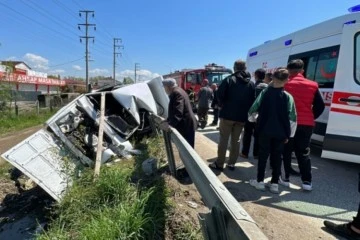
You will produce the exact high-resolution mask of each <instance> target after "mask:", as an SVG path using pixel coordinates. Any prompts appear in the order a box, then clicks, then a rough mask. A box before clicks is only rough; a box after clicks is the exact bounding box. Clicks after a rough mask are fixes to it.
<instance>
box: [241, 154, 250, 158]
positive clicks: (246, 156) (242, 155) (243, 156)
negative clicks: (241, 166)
mask: <svg viewBox="0 0 360 240" xmlns="http://www.w3.org/2000/svg"><path fill="white" fill-rule="evenodd" d="M239 155H240V157H242V158H245V159H248V158H249V156H248V155H245V154H243V153H240V154H239Z"/></svg>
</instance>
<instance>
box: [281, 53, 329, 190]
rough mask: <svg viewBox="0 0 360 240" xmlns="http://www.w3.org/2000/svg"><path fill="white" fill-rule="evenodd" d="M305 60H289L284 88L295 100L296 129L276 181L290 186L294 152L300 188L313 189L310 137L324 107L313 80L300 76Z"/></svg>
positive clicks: (287, 145)
mask: <svg viewBox="0 0 360 240" xmlns="http://www.w3.org/2000/svg"><path fill="white" fill-rule="evenodd" d="M303 68H304V62H303V61H302V60H301V59H295V60H292V61H290V62H289V63H288V65H287V69H288V71H289V74H290V76H289V81H288V82H287V83H286V84H285V90H286V91H287V92H288V93H290V94H291V95H292V96H293V98H294V101H295V107H296V112H297V129H296V132H295V136H294V138H292V139H290V141H289V142H288V144H286V145H285V149H284V154H283V161H284V169H285V178H284V179H283V178H280V180H279V183H280V184H282V185H284V186H289V177H290V171H291V154H292V152H293V151H295V155H296V158H297V161H298V164H299V169H300V175H301V180H302V182H303V183H302V189H303V190H305V191H311V190H312V183H311V180H312V176H311V161H310V138H311V135H312V133H313V129H314V126H315V119H316V118H318V117H319V116H320V115H321V114H322V112H323V111H324V109H325V103H324V100H323V99H322V96H321V94H320V92H319V86H318V84H317V83H316V82H314V81H311V80H309V79H306V78H305V77H304V76H303V72H304V69H303Z"/></svg>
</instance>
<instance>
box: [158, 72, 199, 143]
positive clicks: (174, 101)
mask: <svg viewBox="0 0 360 240" xmlns="http://www.w3.org/2000/svg"><path fill="white" fill-rule="evenodd" d="M163 86H164V88H165V91H166V93H167V94H168V95H169V99H170V102H169V112H168V118H167V120H165V121H163V122H162V123H161V125H160V127H161V128H162V129H164V130H168V129H169V125H170V126H171V127H173V128H175V129H176V130H178V132H179V133H180V134H181V135H182V136H183V137H184V138H185V140H186V141H187V142H188V143H189V144H190V146H192V147H193V148H194V145H195V130H196V126H197V122H196V118H195V115H194V113H193V111H192V108H191V104H190V100H189V97H188V95H187V93H186V92H185V91H184V90H183V89H181V88H180V87H178V86H177V84H176V80H175V79H173V78H168V79H165V80H164V81H163Z"/></svg>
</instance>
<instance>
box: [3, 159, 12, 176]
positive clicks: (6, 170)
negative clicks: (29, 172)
mask: <svg viewBox="0 0 360 240" xmlns="http://www.w3.org/2000/svg"><path fill="white" fill-rule="evenodd" d="M0 162H1V164H0V178H2V179H10V169H12V168H13V166H12V165H11V164H10V163H8V162H6V161H5V160H3V159H2V158H1V157H0Z"/></svg>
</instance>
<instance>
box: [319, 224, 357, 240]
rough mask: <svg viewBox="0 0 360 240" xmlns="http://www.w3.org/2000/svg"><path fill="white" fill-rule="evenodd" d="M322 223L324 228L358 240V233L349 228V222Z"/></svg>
mask: <svg viewBox="0 0 360 240" xmlns="http://www.w3.org/2000/svg"><path fill="white" fill-rule="evenodd" d="M324 225H325V227H326V229H328V230H330V231H331V232H333V233H335V234H337V235H340V236H342V237H345V238H346V239H351V240H360V234H358V233H356V232H354V231H353V230H352V229H351V223H343V224H335V223H333V222H330V221H324Z"/></svg>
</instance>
